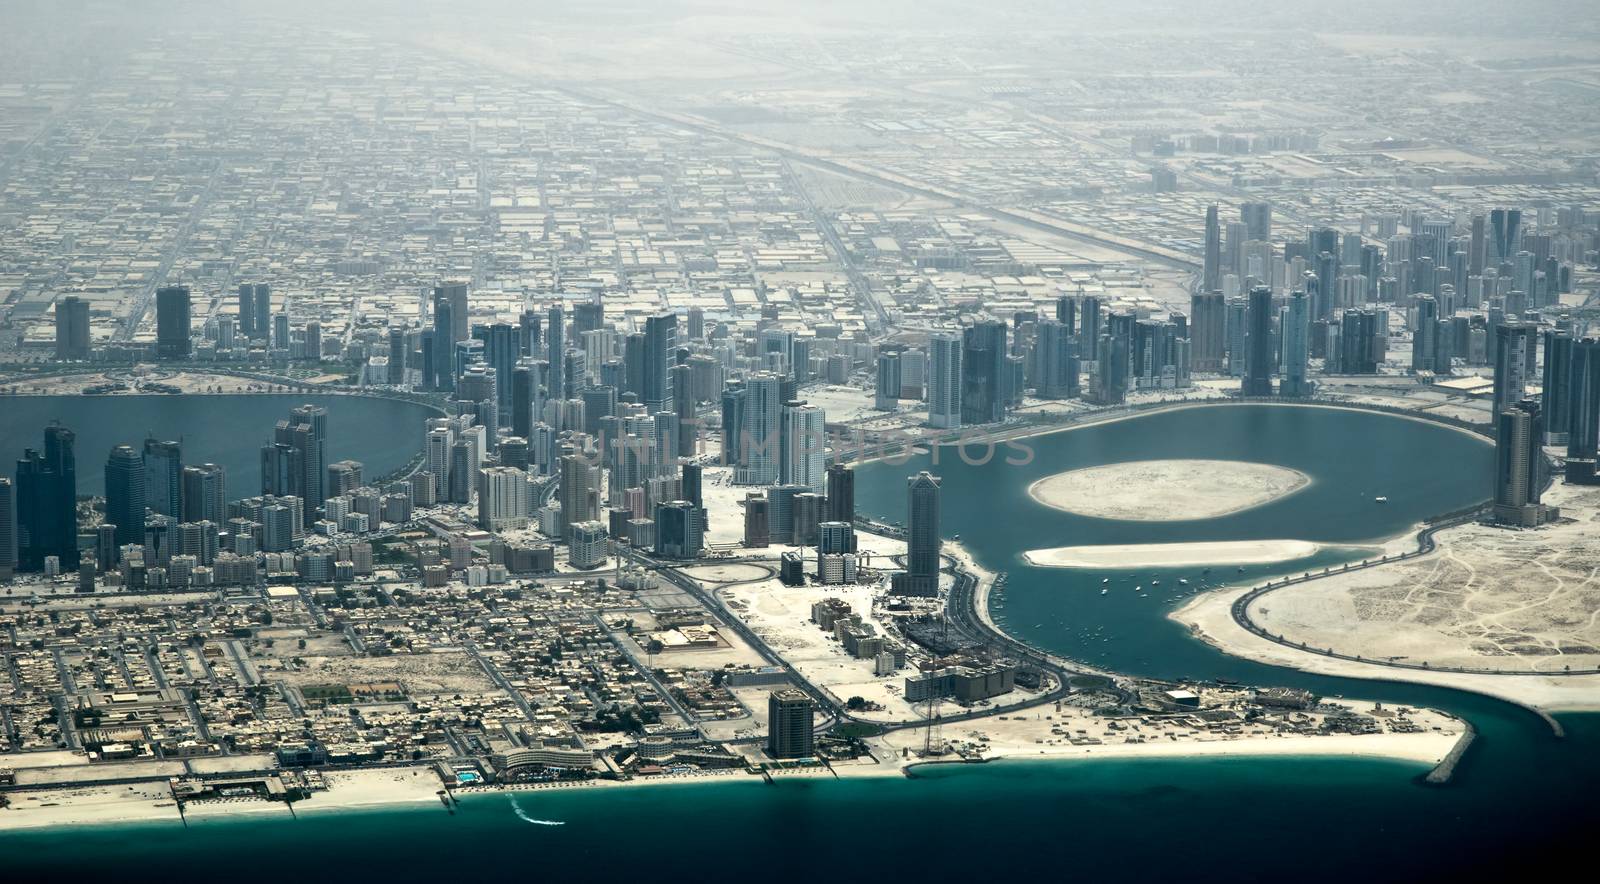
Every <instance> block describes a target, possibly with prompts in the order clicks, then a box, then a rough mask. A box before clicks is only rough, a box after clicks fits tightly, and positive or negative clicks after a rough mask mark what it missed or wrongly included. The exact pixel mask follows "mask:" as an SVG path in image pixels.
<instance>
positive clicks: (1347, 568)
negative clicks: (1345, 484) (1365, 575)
mask: <svg viewBox="0 0 1600 884" xmlns="http://www.w3.org/2000/svg"><path fill="white" fill-rule="evenodd" d="M1481 513H1482V509H1481V508H1478V509H1475V510H1474V511H1473V512H1471V513H1467V514H1465V515H1457V516H1454V517H1450V518H1446V519H1443V520H1441V521H1439V522H1436V523H1435V524H1432V525H1429V526H1427V527H1425V528H1423V529H1422V530H1421V531H1418V532H1417V548H1416V549H1415V550H1410V551H1408V552H1404V553H1401V554H1400V555H1398V556H1392V557H1391V556H1384V557H1383V558H1379V559H1369V560H1366V561H1363V562H1359V563H1356V564H1348V565H1344V566H1343V567H1340V568H1338V569H1334V568H1324V569H1323V570H1322V572H1321V573H1306V574H1303V575H1301V576H1299V577H1285V578H1284V579H1282V580H1269V581H1267V582H1266V583H1264V584H1262V585H1260V586H1257V587H1255V588H1254V589H1251V590H1250V591H1249V592H1247V593H1245V594H1244V595H1241V596H1239V597H1238V598H1236V599H1234V600H1233V604H1232V605H1231V606H1230V611H1229V613H1230V614H1231V615H1232V617H1233V622H1234V623H1236V624H1238V625H1239V626H1240V627H1241V628H1242V629H1245V630H1248V631H1249V632H1250V633H1252V634H1254V635H1256V636H1259V637H1261V638H1264V639H1266V640H1267V641H1270V642H1272V643H1273V644H1277V645H1282V646H1283V647H1286V648H1293V649H1295V650H1297V651H1305V652H1306V653H1308V654H1316V655H1318V656H1320V657H1329V658H1332V659H1335V660H1348V661H1350V662H1352V663H1368V664H1371V665H1374V666H1387V667H1389V668H1391V669H1409V670H1412V671H1414V672H1457V673H1462V674H1466V675H1537V676H1565V675H1594V674H1597V673H1600V668H1596V669H1567V670H1562V671H1560V672H1541V671H1534V670H1527V669H1516V670H1513V669H1485V668H1478V667H1472V666H1429V665H1428V664H1427V663H1426V662H1423V663H1405V662H1401V661H1399V660H1386V659H1383V658H1379V657H1362V656H1360V655H1359V654H1341V653H1339V652H1338V651H1335V650H1334V649H1332V648H1316V647H1312V646H1310V645H1307V644H1305V643H1304V642H1295V641H1289V640H1288V639H1286V638H1284V637H1283V636H1282V635H1274V634H1273V633H1271V632H1268V631H1267V630H1266V629H1265V628H1263V627H1262V626H1261V625H1260V624H1258V623H1256V622H1255V621H1254V620H1251V619H1250V606H1251V605H1253V604H1255V603H1256V602H1257V601H1259V600H1261V599H1263V598H1265V597H1266V596H1267V594H1268V593H1272V592H1277V591H1278V590H1280V589H1284V588H1285V587H1289V586H1298V585H1300V584H1304V583H1310V582H1311V581H1313V580H1318V579H1321V578H1323V577H1331V576H1334V575H1336V574H1348V573H1351V572H1353V571H1362V570H1365V569H1367V568H1376V567H1378V566H1380V565H1387V564H1391V563H1394V562H1402V561H1405V560H1407V559H1414V558H1419V557H1421V556H1425V555H1429V554H1430V553H1432V552H1434V551H1435V550H1436V549H1438V542H1437V541H1436V540H1435V539H1434V536H1435V535H1436V534H1438V533H1439V532H1440V531H1443V530H1444V529H1446V528H1454V527H1456V526H1458V525H1464V524H1466V523H1468V522H1470V521H1472V520H1473V519H1475V518H1476V517H1477V516H1478V515H1479V514H1481Z"/></svg>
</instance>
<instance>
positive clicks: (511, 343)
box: [473, 322, 522, 423]
mask: <svg viewBox="0 0 1600 884" xmlns="http://www.w3.org/2000/svg"><path fill="white" fill-rule="evenodd" d="M473 334H474V335H475V336H476V337H477V338H478V339H479V340H481V341H483V361H484V362H485V363H486V364H487V365H488V366H489V367H490V368H492V369H494V374H495V378H496V379H497V386H496V388H495V407H496V408H497V409H498V410H499V413H500V419H501V422H502V423H510V421H511V419H512V408H513V405H512V382H511V374H512V371H513V370H514V369H515V368H516V365H517V360H518V358H519V356H520V354H521V351H522V330H521V329H520V328H518V327H516V326H514V325H511V324H510V323H505V322H496V323H494V324H492V325H487V326H478V327H477V328H475V329H473Z"/></svg>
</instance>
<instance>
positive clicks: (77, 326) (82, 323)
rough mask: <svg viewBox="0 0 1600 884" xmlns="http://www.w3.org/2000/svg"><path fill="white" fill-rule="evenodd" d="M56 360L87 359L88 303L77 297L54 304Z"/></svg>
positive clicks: (65, 298) (69, 297) (73, 296)
mask: <svg viewBox="0 0 1600 884" xmlns="http://www.w3.org/2000/svg"><path fill="white" fill-rule="evenodd" d="M56 358H57V359H75V360H84V359H88V358H89V302H88V301H85V300H84V299H82V298H80V297H78V296H77V295H67V296H66V297H64V298H62V299H61V300H59V301H57V302H56Z"/></svg>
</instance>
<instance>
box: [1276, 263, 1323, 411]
mask: <svg viewBox="0 0 1600 884" xmlns="http://www.w3.org/2000/svg"><path fill="white" fill-rule="evenodd" d="M1282 334H1283V383H1282V384H1280V385H1279V387H1278V393H1279V394H1280V395H1283V396H1310V395H1311V394H1312V393H1313V392H1315V390H1316V385H1315V384H1314V383H1312V382H1311V380H1310V379H1309V378H1307V377H1306V374H1307V361H1308V359H1309V357H1310V354H1311V340H1310V338H1311V299H1310V298H1308V297H1306V293H1305V290H1303V289H1297V290H1296V291H1295V292H1293V293H1292V294H1290V295H1289V307H1288V309H1287V310H1285V311H1284V313H1283V329H1282Z"/></svg>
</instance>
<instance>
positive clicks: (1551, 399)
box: [1539, 329, 1573, 445]
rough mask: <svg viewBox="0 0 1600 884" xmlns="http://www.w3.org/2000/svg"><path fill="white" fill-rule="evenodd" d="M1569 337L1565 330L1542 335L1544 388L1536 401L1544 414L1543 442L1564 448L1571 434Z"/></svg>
mask: <svg viewBox="0 0 1600 884" xmlns="http://www.w3.org/2000/svg"><path fill="white" fill-rule="evenodd" d="M1572 344H1573V341H1572V335H1571V334H1570V333H1568V332H1567V331H1566V330H1565V329H1546V330H1545V332H1544V385H1543V388H1542V393H1541V395H1540V397H1539V402H1540V406H1541V409H1542V410H1543V412H1544V431H1545V439H1544V441H1545V442H1546V443H1548V444H1550V445H1565V444H1566V443H1567V436H1568V434H1569V433H1570V432H1571V430H1572V350H1573V347H1572Z"/></svg>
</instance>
